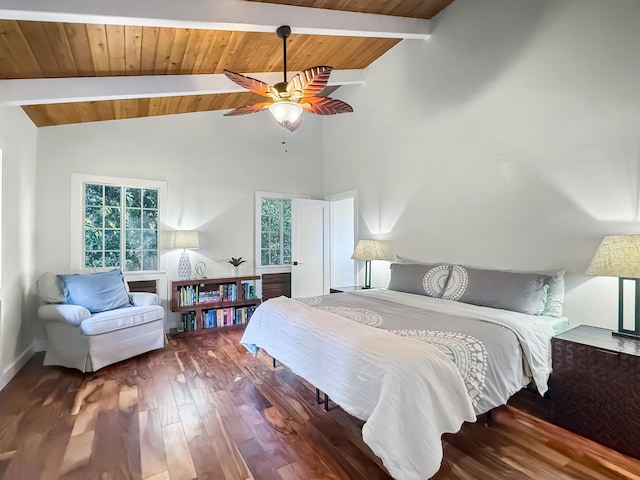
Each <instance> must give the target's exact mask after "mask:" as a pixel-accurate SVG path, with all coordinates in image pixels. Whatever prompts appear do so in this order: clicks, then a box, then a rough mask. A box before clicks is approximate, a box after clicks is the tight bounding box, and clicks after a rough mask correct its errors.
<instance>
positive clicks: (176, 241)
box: [173, 230, 200, 280]
mask: <svg viewBox="0 0 640 480" xmlns="http://www.w3.org/2000/svg"><path fill="white" fill-rule="evenodd" d="M199 246H200V242H199V241H198V232H197V231H195V230H176V231H175V232H173V248H176V249H177V248H182V253H181V254H180V261H179V262H178V278H179V279H180V280H189V279H190V278H191V261H190V260H189V253H188V252H187V248H193V249H196V248H198V247H199Z"/></svg>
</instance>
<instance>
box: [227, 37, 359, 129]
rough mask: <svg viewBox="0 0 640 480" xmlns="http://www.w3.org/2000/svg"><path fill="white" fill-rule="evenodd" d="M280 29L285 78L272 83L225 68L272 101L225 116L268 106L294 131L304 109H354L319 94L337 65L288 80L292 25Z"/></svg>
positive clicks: (232, 77)
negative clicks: (288, 46) (288, 53)
mask: <svg viewBox="0 0 640 480" xmlns="http://www.w3.org/2000/svg"><path fill="white" fill-rule="evenodd" d="M276 33H277V34H278V37H279V38H281V39H282V50H283V59H284V82H280V83H276V84H275V85H273V86H271V85H267V84H266V83H264V82H261V81H260V80H256V79H255V78H251V77H247V76H245V75H241V74H239V73H235V72H230V71H229V70H225V71H224V74H225V75H226V76H227V77H228V78H229V79H230V80H232V81H233V82H235V83H237V84H238V85H240V86H241V87H243V88H246V89H247V90H249V91H251V92H254V93H257V94H259V95H262V96H263V97H268V98H270V101H266V102H259V103H254V104H253V105H247V106H245V107H239V108H236V109H235V110H231V111H230V112H227V113H225V116H234V115H246V114H248V113H256V112H261V111H262V110H265V109H267V108H268V109H269V111H270V112H271V114H272V115H273V116H274V118H275V119H276V120H277V121H278V123H279V124H280V125H281V126H282V127H283V128H286V129H287V130H289V131H291V132H293V131H295V130H296V129H297V128H298V127H299V126H300V125H301V124H302V112H303V111H306V112H309V113H315V114H316V115H335V114H338V113H347V112H353V108H351V106H350V105H349V104H347V103H345V102H343V101H342V100H336V99H334V98H329V97H321V96H318V94H319V93H320V92H322V90H324V88H325V87H326V86H327V82H328V81H329V75H330V74H331V70H333V67H328V66H318V67H311V68H308V69H306V70H304V71H303V72H302V73H300V74H298V75H296V76H295V77H293V78H292V79H291V80H290V81H287V38H288V37H289V36H290V35H291V27H289V26H288V25H283V26H282V27H279V28H278V29H277V30H276Z"/></svg>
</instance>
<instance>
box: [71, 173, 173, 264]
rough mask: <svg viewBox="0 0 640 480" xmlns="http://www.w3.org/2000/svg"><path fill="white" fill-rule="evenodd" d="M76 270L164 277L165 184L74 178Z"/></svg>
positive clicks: (73, 241) (72, 238)
mask: <svg viewBox="0 0 640 480" xmlns="http://www.w3.org/2000/svg"><path fill="white" fill-rule="evenodd" d="M71 192H72V199H71V210H72V212H71V230H72V231H71V242H70V244H71V252H70V254H71V256H70V258H71V267H72V268H80V269H82V268H91V267H120V268H121V269H122V271H123V272H125V273H132V272H156V271H160V270H161V267H160V233H161V232H160V226H161V225H162V224H164V223H165V221H164V214H165V212H164V210H165V207H164V205H165V204H166V202H165V199H166V182H158V181H151V180H138V179H130V178H119V177H104V176H98V175H83V174H72V176H71Z"/></svg>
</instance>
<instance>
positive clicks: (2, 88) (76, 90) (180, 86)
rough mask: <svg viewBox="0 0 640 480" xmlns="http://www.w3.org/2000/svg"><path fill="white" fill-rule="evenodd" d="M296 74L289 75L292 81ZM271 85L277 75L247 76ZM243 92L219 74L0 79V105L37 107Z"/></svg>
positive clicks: (335, 76)
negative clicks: (42, 105) (69, 103)
mask: <svg viewBox="0 0 640 480" xmlns="http://www.w3.org/2000/svg"><path fill="white" fill-rule="evenodd" d="M296 73H297V72H290V74H289V78H292V77H293V75H295V74H296ZM247 75H248V76H250V77H254V78H257V79H259V80H262V81H263V82H266V83H268V84H269V85H273V84H275V83H278V82H281V81H282V73H281V72H271V73H249V74H247ZM363 83H364V70H334V71H333V72H332V73H331V78H330V79H329V84H328V86H340V85H359V84H363ZM236 92H246V90H245V89H243V88H242V87H240V86H238V85H236V84H235V83H233V82H232V81H231V80H229V79H228V78H227V77H226V76H224V75H223V74H213V75H148V76H126V77H76V78H34V79H26V80H0V106H20V105H41V104H52V103H68V102H89V101H101V100H121V99H130V98H155V97H177V96H185V95H209V94H217V93H236Z"/></svg>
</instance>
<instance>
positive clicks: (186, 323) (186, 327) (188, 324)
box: [181, 312, 198, 332]
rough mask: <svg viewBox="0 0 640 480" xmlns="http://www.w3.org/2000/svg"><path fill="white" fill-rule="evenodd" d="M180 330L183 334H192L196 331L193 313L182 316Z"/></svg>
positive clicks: (196, 326)
mask: <svg viewBox="0 0 640 480" xmlns="http://www.w3.org/2000/svg"><path fill="white" fill-rule="evenodd" d="M181 321H182V330H183V331H184V332H193V331H194V330H197V329H198V322H196V314H195V312H187V313H183V314H182V319H181Z"/></svg>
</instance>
